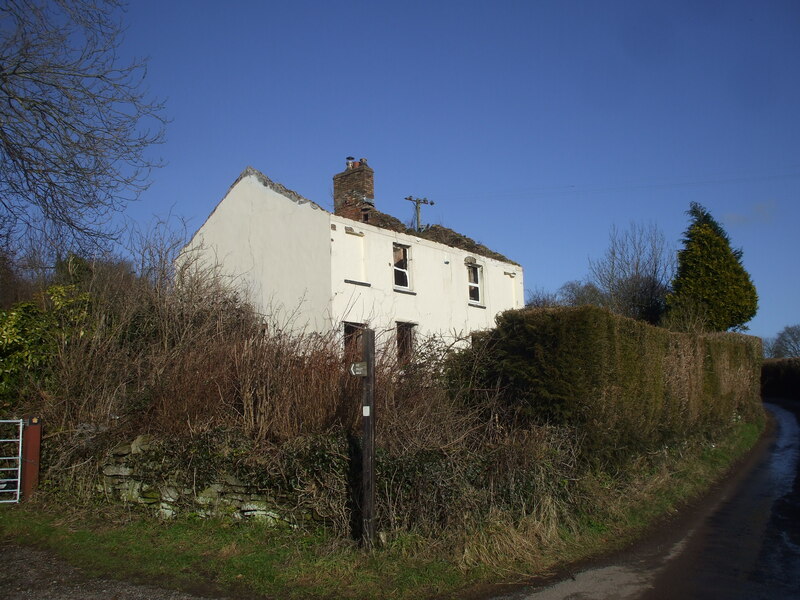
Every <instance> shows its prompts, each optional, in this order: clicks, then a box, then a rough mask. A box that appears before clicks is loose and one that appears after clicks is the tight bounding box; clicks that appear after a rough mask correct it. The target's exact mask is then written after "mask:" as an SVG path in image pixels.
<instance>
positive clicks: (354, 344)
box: [344, 322, 364, 362]
mask: <svg viewBox="0 0 800 600" xmlns="http://www.w3.org/2000/svg"><path fill="white" fill-rule="evenodd" d="M363 331H364V324H363V323H347V322H345V323H344V356H345V360H346V361H349V362H358V361H359V360H361V355H362V354H363V353H364V346H363V344H362V341H361V340H362V335H361V334H362V332H363Z"/></svg>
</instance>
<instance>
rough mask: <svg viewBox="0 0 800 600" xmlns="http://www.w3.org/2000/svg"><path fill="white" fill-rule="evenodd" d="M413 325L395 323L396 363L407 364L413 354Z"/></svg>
mask: <svg viewBox="0 0 800 600" xmlns="http://www.w3.org/2000/svg"><path fill="white" fill-rule="evenodd" d="M414 327H416V325H415V324H414V323H397V362H398V363H400V364H402V363H407V362H409V361H410V360H411V356H412V355H413V353H414Z"/></svg>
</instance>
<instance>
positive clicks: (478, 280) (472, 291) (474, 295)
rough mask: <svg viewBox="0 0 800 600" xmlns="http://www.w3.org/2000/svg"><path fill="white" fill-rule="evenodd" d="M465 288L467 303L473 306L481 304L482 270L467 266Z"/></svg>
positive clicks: (474, 266)
mask: <svg viewBox="0 0 800 600" xmlns="http://www.w3.org/2000/svg"><path fill="white" fill-rule="evenodd" d="M467 286H468V292H469V301H470V302H471V303H473V304H480V303H481V302H483V290H482V286H483V268H482V267H481V266H480V265H476V264H467Z"/></svg>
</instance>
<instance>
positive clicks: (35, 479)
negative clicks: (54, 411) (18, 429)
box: [20, 417, 42, 500]
mask: <svg viewBox="0 0 800 600" xmlns="http://www.w3.org/2000/svg"><path fill="white" fill-rule="evenodd" d="M41 444H42V421H41V419H39V417H30V418H28V419H25V422H24V423H23V427H22V473H21V475H22V481H21V482H20V483H21V488H22V489H21V492H22V493H21V496H22V499H23V500H29V499H30V498H31V496H33V492H35V491H36V488H37V487H38V485H39V456H40V454H41Z"/></svg>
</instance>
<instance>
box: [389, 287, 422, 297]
mask: <svg viewBox="0 0 800 600" xmlns="http://www.w3.org/2000/svg"><path fill="white" fill-rule="evenodd" d="M394 291H395V292H397V293H398V294H408V295H409V296H416V295H417V292H412V291H411V290H406V289H403V288H397V287H396V288H394Z"/></svg>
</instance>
